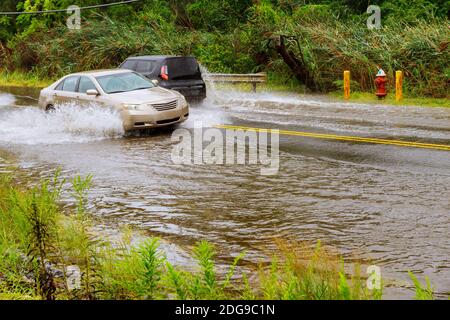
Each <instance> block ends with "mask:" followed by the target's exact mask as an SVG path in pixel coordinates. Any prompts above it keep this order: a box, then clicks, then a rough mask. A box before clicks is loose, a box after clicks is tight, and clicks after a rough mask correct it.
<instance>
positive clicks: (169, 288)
mask: <svg viewBox="0 0 450 320" xmlns="http://www.w3.org/2000/svg"><path fill="white" fill-rule="evenodd" d="M64 183H65V181H64V180H61V179H59V178H58V176H56V177H55V179H54V180H52V181H49V180H44V181H42V182H41V183H40V185H39V186H37V187H34V188H32V189H26V190H24V189H22V188H19V187H17V186H15V185H14V183H13V180H12V178H11V177H10V176H5V175H4V174H2V175H0V299H26V300H30V299H47V300H54V299H182V300H185V299H194V300H197V299H246V300H250V299H295V300H300V299H307V300H315V299H338V300H348V299H381V297H382V290H381V289H380V290H373V291H369V290H368V289H367V288H366V285H365V282H366V281H365V279H363V278H362V277H361V275H360V272H359V267H358V266H357V265H356V266H355V267H354V270H353V272H351V274H350V275H348V272H345V269H344V261H343V260H342V258H341V257H340V256H339V255H337V254H334V253H332V252H331V251H330V250H327V249H326V248H324V247H323V246H321V245H320V243H319V244H318V245H317V246H316V247H315V248H311V247H309V246H304V245H298V244H296V245H293V244H289V243H286V242H283V241H279V243H278V249H279V250H277V253H274V255H273V258H272V263H271V264H269V265H260V266H259V267H258V268H257V269H256V270H252V271H251V272H248V271H247V272H248V273H247V272H246V271H242V270H240V269H238V264H239V262H240V261H241V259H242V258H243V257H244V254H241V255H238V256H237V257H235V258H234V259H233V262H232V263H231V264H230V265H229V266H228V271H226V272H225V273H221V274H219V273H217V269H216V262H215V250H214V246H213V245H212V244H210V243H208V242H205V241H201V242H198V243H197V244H196V245H195V246H194V248H193V250H192V256H193V257H194V259H195V260H196V261H197V267H196V268H194V270H189V269H185V268H181V267H179V266H175V265H173V264H171V263H170V262H169V261H168V260H167V259H166V257H165V255H164V253H163V252H162V251H161V250H160V249H159V241H158V239H155V238H146V239H144V240H143V241H140V243H139V244H134V245H132V242H131V240H130V237H129V236H127V235H125V236H124V237H123V239H122V240H121V241H119V243H117V242H115V243H112V242H110V241H108V240H105V239H102V237H100V236H98V235H95V234H94V233H93V232H92V231H91V230H92V226H93V221H92V220H91V219H90V218H89V216H88V213H87V211H86V196H87V191H88V190H89V188H90V185H91V177H90V176H89V177H86V178H79V177H77V178H75V179H73V180H72V181H71V184H72V195H73V200H74V202H75V203H76V206H75V208H73V209H72V210H71V211H69V212H64V213H63V211H62V210H61V207H60V206H59V198H60V194H61V190H62V187H63V185H64ZM74 270H75V271H74ZM238 270H239V271H238ZM249 275H251V276H249ZM411 278H412V280H413V282H414V285H415V287H416V298H417V299H433V291H432V289H431V286H430V284H429V283H427V286H426V287H425V288H423V287H422V285H421V283H420V282H419V281H418V280H417V279H416V278H415V277H414V276H413V275H412V274H411Z"/></svg>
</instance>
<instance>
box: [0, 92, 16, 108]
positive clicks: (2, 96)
mask: <svg viewBox="0 0 450 320" xmlns="http://www.w3.org/2000/svg"><path fill="white" fill-rule="evenodd" d="M15 102H16V99H15V98H14V96H13V95H12V94H9V93H0V107H5V106H11V105H13V104H14V103H15Z"/></svg>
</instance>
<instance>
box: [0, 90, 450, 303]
mask: <svg viewBox="0 0 450 320" xmlns="http://www.w3.org/2000/svg"><path fill="white" fill-rule="evenodd" d="M24 95H26V96H32V97H36V95H37V92H30V91H29V90H28V89H20V88H17V89H8V90H6V89H0V170H6V167H7V166H10V165H15V166H18V167H20V168H21V170H20V172H21V177H22V178H23V181H24V183H25V182H26V183H30V181H32V182H35V181H37V180H38V179H39V178H41V177H50V176H52V174H53V173H54V171H55V169H56V168H61V170H62V174H63V175H64V176H67V177H73V176H75V175H77V174H81V175H87V174H90V173H92V174H94V187H93V189H92V192H91V194H90V199H91V203H92V205H91V211H92V212H93V213H94V214H95V215H96V217H98V218H99V221H101V223H102V224H103V225H105V226H106V228H108V226H110V227H111V228H115V227H118V226H123V225H131V226H134V227H137V228H139V229H141V230H143V231H145V232H146V233H148V234H149V235H154V236H160V237H161V238H163V239H165V240H167V241H169V242H170V243H173V244H174V248H175V249H174V250H181V251H183V250H188V248H189V247H190V246H192V245H193V244H194V243H195V242H196V241H198V240H200V239H205V240H209V241H211V242H213V243H214V244H215V245H216V246H217V248H218V251H219V258H220V259H222V261H223V260H224V259H225V260H226V259H227V258H228V259H229V258H230V257H232V256H236V255H237V254H239V253H240V252H242V251H244V250H245V251H246V252H247V255H246V260H247V262H251V263H255V262H258V261H261V259H264V258H265V257H266V255H267V253H270V252H271V251H272V250H275V244H274V239H276V238H285V239H291V240H296V241H311V242H315V241H317V240H321V241H322V242H323V243H325V244H328V245H331V246H333V247H335V248H336V249H338V250H339V251H340V252H341V253H343V254H344V256H345V257H346V258H348V259H350V261H351V260H352V259H354V258H355V257H358V258H361V259H363V260H364V261H365V262H366V263H367V264H376V265H378V266H380V267H381V271H382V276H383V277H385V278H387V279H395V280H396V282H395V283H393V284H391V285H390V286H389V287H388V288H387V289H386V290H385V296H386V297H387V298H412V297H413V292H412V291H411V290H410V288H408V287H406V286H404V285H403V284H404V283H405V282H408V283H410V281H409V279H408V276H407V271H408V270H410V271H413V272H414V273H416V274H417V275H418V276H419V278H420V279H422V280H423V278H424V276H428V277H429V278H430V280H431V282H432V283H433V285H434V287H435V290H436V291H437V292H438V293H440V294H443V295H441V296H440V297H443V298H445V293H448V292H450V152H448V151H440V150H428V149H414V148H405V147H399V146H387V145H373V144H364V143H351V142H343V141H330V140H319V139H312V138H304V137H284V136H282V137H280V169H279V173H278V174H277V175H273V176H263V175H261V174H260V170H259V169H260V168H259V166H257V165H176V164H174V163H173V162H172V160H171V152H172V148H173V144H174V143H173V142H172V141H171V130H167V129H166V130H159V131H156V132H153V133H151V134H147V135H141V136H137V135H128V136H125V135H124V133H123V131H122V129H121V125H120V119H119V118H118V116H117V114H115V113H114V112H111V111H108V110H104V109H100V108H87V109H81V108H79V107H78V106H75V105H74V106H67V107H65V108H64V110H62V109H61V110H59V111H57V112H56V113H52V114H45V113H44V112H42V111H40V110H38V109H37V108H36V105H35V101H33V100H30V99H29V98H27V97H20V96H24ZM195 121H202V122H203V124H204V125H205V126H214V125H217V124H233V125H243V126H250V127H264V128H280V129H286V130H298V131H308V132H314V133H332V134H339V135H355V136H364V137H377V138H385V139H403V140H409V141H420V142H427V143H438V144H446V145H450V108H419V107H386V106H380V105H370V106H369V105H364V104H353V103H341V102H332V101H329V100H327V99H325V98H324V97H320V96H300V95H294V94H273V93H242V92H235V91H214V90H211V91H210V98H208V100H207V101H205V102H204V103H203V104H202V105H197V106H192V108H191V118H190V120H189V121H187V122H186V123H184V124H183V125H181V127H184V128H188V129H192V128H193V125H194V122H195Z"/></svg>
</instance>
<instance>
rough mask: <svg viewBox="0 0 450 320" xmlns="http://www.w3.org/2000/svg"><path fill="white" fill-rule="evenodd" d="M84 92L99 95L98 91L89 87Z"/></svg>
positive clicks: (89, 94)
mask: <svg viewBox="0 0 450 320" xmlns="http://www.w3.org/2000/svg"><path fill="white" fill-rule="evenodd" d="M86 94H87V95H88V96H98V95H100V93H98V91H97V90H95V89H89V90H88V91H86Z"/></svg>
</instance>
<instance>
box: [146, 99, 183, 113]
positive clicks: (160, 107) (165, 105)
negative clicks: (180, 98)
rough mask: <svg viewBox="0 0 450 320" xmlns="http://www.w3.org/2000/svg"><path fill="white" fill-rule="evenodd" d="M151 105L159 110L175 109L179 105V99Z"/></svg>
mask: <svg viewBox="0 0 450 320" xmlns="http://www.w3.org/2000/svg"><path fill="white" fill-rule="evenodd" d="M151 106H152V107H153V108H155V109H156V110H158V111H166V110H171V109H175V108H176V107H177V100H174V101H170V102H166V103H156V104H152V105H151Z"/></svg>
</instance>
